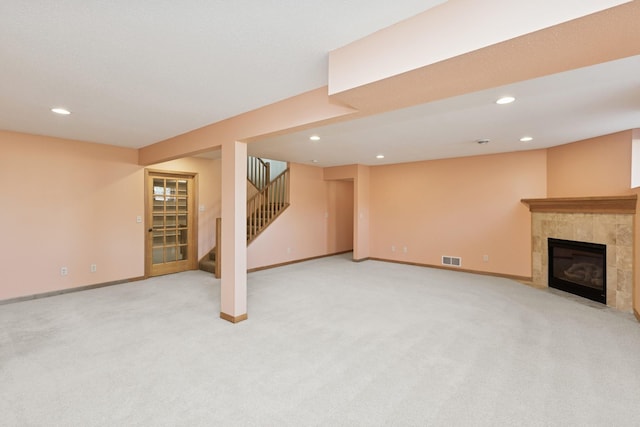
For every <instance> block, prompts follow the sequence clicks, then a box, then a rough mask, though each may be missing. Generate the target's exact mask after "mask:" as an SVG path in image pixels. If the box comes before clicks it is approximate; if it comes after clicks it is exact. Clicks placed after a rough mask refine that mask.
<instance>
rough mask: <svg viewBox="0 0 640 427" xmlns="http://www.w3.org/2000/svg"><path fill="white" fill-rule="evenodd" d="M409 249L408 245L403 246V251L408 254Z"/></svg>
mask: <svg viewBox="0 0 640 427" xmlns="http://www.w3.org/2000/svg"><path fill="white" fill-rule="evenodd" d="M408 251H409V250H408V249H407V247H406V246H403V247H402V252H404V253H405V254H406V253H407V252H408Z"/></svg>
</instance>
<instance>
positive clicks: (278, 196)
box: [211, 157, 289, 279]
mask: <svg viewBox="0 0 640 427" xmlns="http://www.w3.org/2000/svg"><path fill="white" fill-rule="evenodd" d="M252 159H256V160H258V161H259V162H254V161H251V164H257V165H259V166H255V167H254V166H251V167H252V168H254V169H253V170H254V171H258V172H256V174H255V175H254V176H256V175H257V176H263V178H259V179H258V183H259V184H260V183H264V185H263V186H262V189H261V190H260V192H258V193H257V194H256V195H254V196H253V197H251V198H250V199H249V200H248V201H247V245H249V244H250V243H251V242H253V241H254V240H255V239H256V237H258V235H259V234H260V233H261V232H262V231H263V230H264V229H265V228H267V226H268V225H269V224H271V223H272V222H273V221H274V220H275V219H276V218H277V217H278V216H279V215H280V214H281V213H282V212H283V211H284V210H285V209H286V208H288V207H289V169H288V168H287V169H285V170H284V171H283V172H282V173H281V174H280V175H278V176H277V177H275V178H274V179H273V180H269V172H270V171H269V163H265V162H263V161H262V159H259V158H257V157H252ZM261 165H265V166H266V167H265V168H263V172H264V173H266V175H264V174H263V172H259V170H260V168H261V167H262V166H261ZM261 174H262V175H261ZM249 175H250V174H249V172H247V178H249ZM260 179H263V181H259V180H260ZM252 183H253V182H252ZM254 185H255V186H256V187H258V186H257V185H256V184H254ZM221 236H222V218H216V245H215V247H214V248H213V249H212V250H211V252H212V254H211V255H212V259H214V260H215V272H214V274H215V277H216V278H218V279H219V278H220V276H221V265H222V262H221V252H222V251H221V249H220V248H221Z"/></svg>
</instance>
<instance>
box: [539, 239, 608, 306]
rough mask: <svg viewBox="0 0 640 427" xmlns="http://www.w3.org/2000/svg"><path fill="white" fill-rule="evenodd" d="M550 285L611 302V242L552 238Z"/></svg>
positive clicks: (586, 296) (550, 241) (549, 249)
mask: <svg viewBox="0 0 640 427" xmlns="http://www.w3.org/2000/svg"><path fill="white" fill-rule="evenodd" d="M547 242H548V254H549V286H550V287H552V288H556V289H560V290H562V291H565V292H570V293H572V294H575V295H579V296H581V297H584V298H588V299H590V300H593V301H597V302H601V303H603V304H606V303H607V246H606V245H602V244H598V243H588V242H576V241H573V240H561V239H553V238H548V239H547Z"/></svg>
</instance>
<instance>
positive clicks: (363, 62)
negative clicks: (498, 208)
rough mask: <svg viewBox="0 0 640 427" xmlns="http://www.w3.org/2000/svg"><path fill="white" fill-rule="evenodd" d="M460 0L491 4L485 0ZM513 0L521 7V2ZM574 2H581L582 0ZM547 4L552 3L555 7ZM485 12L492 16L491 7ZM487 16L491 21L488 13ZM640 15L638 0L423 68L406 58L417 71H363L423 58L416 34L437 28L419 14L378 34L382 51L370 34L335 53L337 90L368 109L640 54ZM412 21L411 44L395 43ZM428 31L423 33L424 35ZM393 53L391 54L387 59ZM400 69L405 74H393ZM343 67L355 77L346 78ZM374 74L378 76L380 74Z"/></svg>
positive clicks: (333, 92) (332, 69)
mask: <svg viewBox="0 0 640 427" xmlns="http://www.w3.org/2000/svg"><path fill="white" fill-rule="evenodd" d="M449 3H452V2H451V1H450V2H448V3H445V4H444V5H442V6H439V7H436V8H434V9H432V11H437V10H440V9H441V8H444V7H445V6H447V5H449ZM453 3H465V4H468V3H477V4H478V5H482V6H483V7H484V6H485V2H467V1H460V2H453ZM497 3H505V2H497ZM506 3H513V4H514V5H515V4H518V5H519V6H518V7H521V3H520V2H506ZM553 3H554V5H555V4H559V3H562V2H553ZM605 3H606V2H605ZM618 3H619V2H618ZM572 4H573V5H575V2H572ZM543 9H550V10H551V9H553V7H551V6H548V7H545V8H543ZM467 13H469V12H467ZM427 16H429V15H428V13H425V14H424V15H418V16H417V17H414V18H418V17H422V18H423V19H424V18H426V17H427ZM479 16H486V12H485V13H482V14H481V15H479ZM495 16H499V17H500V22H498V23H496V24H495V25H498V24H501V23H502V22H503V21H504V20H505V17H504V15H503V13H502V12H500V13H497V14H495ZM436 17H437V16H436ZM412 19H413V18H412ZM482 22H484V23H485V24H484V25H485V26H486V20H484V21H482ZM638 22H640V2H637V1H632V2H628V3H625V4H622V5H620V6H616V7H613V8H610V9H606V10H603V11H601V12H597V13H593V14H590V15H587V16H583V17H581V18H577V19H573V20H571V21H568V22H564V23H561V24H558V25H554V26H552V27H549V28H545V29H542V30H539V31H535V32H532V33H528V34H525V35H521V36H518V37H515V38H511V39H509V40H505V41H502V42H499V43H495V44H492V45H490V46H487V47H483V48H480V49H477V50H474V51H469V52H468V53H464V54H460V55H458V56H455V57H450V58H448V59H444V60H441V61H439V62H435V63H428V62H427V63H424V64H423V66H420V67H415V59H411V60H407V61H405V63H408V62H409V61H413V64H414V65H411V66H413V67H414V68H412V69H410V70H405V71H401V70H402V68H398V69H397V70H396V71H394V70H391V69H388V68H387V71H386V72H387V74H389V75H386V76H382V77H381V76H380V75H378V76H376V73H375V72H374V73H367V72H364V71H362V72H361V70H363V69H367V70H370V69H374V70H375V69H376V67H377V66H378V65H379V64H380V63H383V62H384V63H388V62H393V61H394V60H395V59H396V58H398V57H406V58H410V57H412V56H413V57H415V56H416V55H418V54H417V53H416V50H419V51H428V50H429V49H430V46H429V44H427V43H426V42H425V43H424V44H423V45H422V46H415V45H414V44H413V41H412V40H414V39H413V38H415V39H417V40H422V39H424V37H425V36H424V34H429V31H430V30H429V28H428V27H424V29H423V30H420V28H422V27H420V26H419V27H416V26H415V23H413V21H412V20H408V21H403V22H401V23H399V24H397V25H396V26H392V27H389V28H388V29H386V30H383V31H381V32H379V33H376V34H373V35H372V36H370V37H371V38H372V39H374V40H378V43H379V47H380V48H379V50H378V51H377V52H372V47H371V46H369V42H370V41H369V40H368V38H365V39H363V40H367V43H366V44H364V45H363V46H362V47H360V44H361V43H362V42H363V40H361V41H358V42H355V43H354V44H352V45H348V46H345V47H344V48H341V49H338V50H336V51H334V52H331V53H330V56H329V85H330V86H329V91H330V97H331V98H332V99H333V100H335V101H339V102H342V103H344V104H346V105H350V106H352V107H353V108H357V109H358V110H360V111H361V113H363V114H374V113H380V112H385V111H391V110H395V109H398V108H404V107H409V106H412V105H418V104H423V103H426V102H431V101H435V100H439V99H445V98H449V97H452V96H457V95H462V94H465V93H472V92H476V91H480V90H485V89H489V88H493V87H498V86H503V85H506V84H511V83H515V82H519V81H524V80H529V79H532V78H537V77H542V76H546V75H551V74H555V73H559V72H563V71H569V70H573V69H577V68H581V67H585V66H589V65H595V64H599V63H603V62H607V61H612V60H616V59H621V58H626V57H629V56H634V55H638V54H640V25H638ZM407 23H409V24H411V26H412V27H413V31H412V32H408V31H407V30H403V31H400V30H397V31H399V33H400V34H401V35H404V37H405V39H404V41H405V42H406V43H407V44H404V43H401V40H400V39H399V38H398V37H399V36H398V35H396V34H394V35H393V42H391V41H384V40H383V37H384V35H385V34H386V31H387V30H388V31H392V30H393V29H394V28H400V27H402V26H403V25H406V24H407ZM423 25H425V24H424V23H423ZM420 33H422V37H419V38H418V37H417V36H418V34H420ZM429 37H430V38H431V40H440V42H441V43H443V44H447V43H448V42H447V40H446V39H443V38H441V37H439V36H438V37H436V36H435V35H433V34H431V35H430V36H429ZM464 37H465V38H466V39H473V38H474V37H475V34H474V33H473V31H465V33H464ZM459 38H460V37H458V39H459ZM431 43H432V44H433V42H431ZM458 43H460V41H459V40H458ZM346 53H349V54H350V59H349V60H348V61H347V62H348V63H349V65H350V66H351V67H352V68H349V69H347V68H346V66H345V63H341V61H342V60H343V59H344V56H345V54H346ZM387 54H388V55H387ZM385 55H387V56H388V57H386V58H385ZM418 56H419V55H418ZM356 61H357V63H356ZM393 72H397V74H391V73H393ZM341 73H342V74H345V75H348V76H347V77H341V76H340V74H341ZM358 73H361V74H362V77H361V78H360V80H359V81H358V80H357V79H356V78H353V77H352V76H350V75H354V74H358ZM374 78H377V79H378V80H374V81H373V80H372V79H374ZM339 79H342V82H340V84H336V82H339ZM359 82H361V83H362V84H359Z"/></svg>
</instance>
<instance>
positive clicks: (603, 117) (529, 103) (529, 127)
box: [249, 56, 640, 166]
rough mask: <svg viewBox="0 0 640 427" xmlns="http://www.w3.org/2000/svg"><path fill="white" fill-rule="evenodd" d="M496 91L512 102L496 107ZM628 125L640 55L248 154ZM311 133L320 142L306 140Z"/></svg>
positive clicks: (397, 153) (636, 110)
mask: <svg viewBox="0 0 640 427" xmlns="http://www.w3.org/2000/svg"><path fill="white" fill-rule="evenodd" d="M504 95H511V96H514V97H516V101H515V102H514V103H512V104H508V105H497V104H496V103H495V101H496V100H497V99H498V98H500V97H501V96H504ZM633 128H640V56H635V57H630V58H626V59H622V60H618V61H612V62H609V63H605V64H600V65H595V66H591V67H586V68H582V69H578V70H574V71H568V72H564V73H560V74H556V75H552V76H548V77H543V78H538V79H533V80H529V81H524V82H520V83H516V84H511V85H508V86H503V87H499V88H494V89H489V90H484V91H480V92H476V93H471V94H466V95H463V96H458V97H454V98H449V99H445V100H442V101H437V102H431V103H427V104H423V105H419V106H416V107H410V108H405V109H402V110H397V111H393V112H390V113H385V114H380V115H377V116H370V117H365V118H362V119H357V120H352V121H348V122H342V123H337V124H333V125H329V126H324V127H320V128H315V129H310V130H305V131H302V132H297V133H292V134H288V135H283V136H279V137H275V138H269V139H265V140H262V141H259V142H256V143H252V144H250V145H249V153H250V154H252V155H254V156H258V157H265V158H270V159H282V160H288V161H293V162H297V163H311V162H312V160H317V165H318V166H337V165H345V164H354V163H359V164H365V165H376V164H387V163H402V162H410V161H416V160H428V159H440V158H448V157H464V156H473V155H482V154H491V153H500V152H509V151H518V150H531V149H536V148H546V147H551V146H556V145H561V144H566V143H569V142H573V141H579V140H582V139H587V138H591V137H594V136H600V135H606V134H609V133H614V132H618V131H622V130H627V129H633ZM314 134H316V135H318V136H320V137H321V140H320V141H318V142H311V141H310V140H309V136H310V135H314ZM523 136H531V137H533V138H534V140H533V141H531V142H527V143H523V142H520V138H521V137H523ZM479 139H490V140H491V142H490V143H488V144H483V145H479V144H477V142H476V141H477V140H479ZM377 154H383V155H384V156H385V158H384V159H382V160H380V159H376V155H377Z"/></svg>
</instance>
